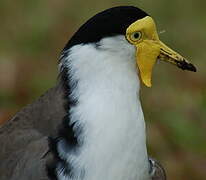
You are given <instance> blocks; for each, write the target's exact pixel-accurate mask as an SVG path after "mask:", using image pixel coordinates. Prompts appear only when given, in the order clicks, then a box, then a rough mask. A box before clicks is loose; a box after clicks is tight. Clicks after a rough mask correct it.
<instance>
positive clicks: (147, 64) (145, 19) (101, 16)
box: [63, 6, 196, 87]
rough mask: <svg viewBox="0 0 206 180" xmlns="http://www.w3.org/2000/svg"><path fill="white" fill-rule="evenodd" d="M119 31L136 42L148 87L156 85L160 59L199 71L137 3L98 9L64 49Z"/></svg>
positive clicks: (140, 69)
mask: <svg viewBox="0 0 206 180" xmlns="http://www.w3.org/2000/svg"><path fill="white" fill-rule="evenodd" d="M117 35H123V36H124V37H125V40H127V43H129V44H130V45H132V46H134V48H135V55H134V57H135V59H136V66H137V69H138V72H139V76H140V79H141V80H142V82H143V84H144V85H146V86H147V87H151V86H152V83H151V79H152V70H153V67H154V65H155V64H156V62H157V60H158V59H159V60H162V61H165V62H169V63H171V64H173V65H176V66H177V67H179V68H181V69H183V70H189V71H194V72H195V71H196V68H195V66H194V65H193V64H191V63H190V62H189V61H187V60H186V59H185V58H184V57H183V56H181V55H180V54H178V53H177V52H175V51H174V50H172V49H171V48H169V47H168V46H167V45H165V44H164V43H163V42H162V41H161V40H160V39H159V36H158V33H157V29H156V25H155V22H154V20H153V18H152V17H151V16H150V15H148V14H147V13H146V12H144V11H142V10H141V9H139V8H136V7H133V6H119V7H114V8H111V9H108V10H105V11H103V12H100V13H98V14H97V15H95V16H94V17H92V18H91V19H90V20H88V21H87V22H86V23H85V24H84V25H83V26H81V27H80V29H79V30H78V31H77V32H76V33H75V34H74V36H73V37H72V38H71V39H70V41H69V42H68V43H67V45H66V46H65V48H64V50H63V51H66V50H67V49H69V48H71V47H73V46H74V45H77V44H87V43H98V42H100V41H101V40H102V39H104V38H106V37H113V36H117Z"/></svg>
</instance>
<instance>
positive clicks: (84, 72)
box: [59, 36, 149, 180]
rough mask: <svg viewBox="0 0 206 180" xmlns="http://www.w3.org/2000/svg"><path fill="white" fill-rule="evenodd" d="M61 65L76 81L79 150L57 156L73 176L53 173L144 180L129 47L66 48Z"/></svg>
mask: <svg viewBox="0 0 206 180" xmlns="http://www.w3.org/2000/svg"><path fill="white" fill-rule="evenodd" d="M61 65H64V66H67V67H68V68H69V69H70V74H71V75H72V79H74V80H77V81H78V85H77V89H76V90H75V93H74V94H72V95H73V96H75V97H77V98H78V104H77V105H76V106H75V107H73V108H72V109H71V121H72V122H76V123H77V124H78V125H81V126H82V127H83V132H82V134H81V138H82V141H83V145H82V146H81V148H80V151H79V153H78V154H75V155H74V154H73V155H70V154H65V153H63V152H62V156H64V157H65V156H66V158H67V161H70V162H72V165H73V167H74V172H73V173H74V177H73V178H69V177H66V176H65V175H64V174H61V172H59V179H61V180H63V179H65V180H66V179H68V180H70V179H72V180H148V179H149V174H148V171H149V170H148V157H147V150H146V137H145V122H144V116H143V113H142V108H141V104H140V101H139V88H140V84H139V79H138V75H137V70H136V65H135V48H134V47H133V46H132V45H130V44H129V43H128V42H127V41H126V40H125V38H124V37H123V36H116V37H111V38H105V39H102V40H101V41H100V43H98V44H93V43H91V44H86V45H84V44H82V45H76V46H74V47H72V48H71V49H70V51H69V56H68V57H66V58H65V59H64V60H63V61H62V64H61ZM59 151H60V154H61V148H59ZM82 169H83V171H84V173H82ZM80 171H81V172H80Z"/></svg>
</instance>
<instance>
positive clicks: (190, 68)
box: [176, 60, 197, 72]
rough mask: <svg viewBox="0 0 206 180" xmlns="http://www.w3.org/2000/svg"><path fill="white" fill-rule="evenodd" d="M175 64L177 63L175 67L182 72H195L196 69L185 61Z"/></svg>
mask: <svg viewBox="0 0 206 180" xmlns="http://www.w3.org/2000/svg"><path fill="white" fill-rule="evenodd" d="M176 63H177V66H178V67H179V68H181V69H182V70H188V71H193V72H197V69H196V67H195V66H194V65H193V64H191V63H188V62H186V61H185V60H184V61H176Z"/></svg>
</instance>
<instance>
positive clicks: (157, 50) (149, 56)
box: [126, 16, 196, 87]
mask: <svg viewBox="0 0 206 180" xmlns="http://www.w3.org/2000/svg"><path fill="white" fill-rule="evenodd" d="M134 33H137V35H139V34H141V36H137V37H135V36H133V34H134ZM126 37H127V40H128V41H129V42H130V43H131V44H133V45H135V46H136V61H137V66H138V69H139V73H140V77H141V79H142V82H143V83H144V84H145V85H146V86H148V87H151V86H152V83H151V79H152V69H153V66H154V65H155V63H156V61H157V59H160V60H163V61H166V62H169V63H172V64H174V65H176V66H177V67H179V68H181V69H183V70H189V71H194V72H195V71H196V68H195V66H194V65H192V64H191V63H190V62H188V61H187V60H186V59H185V58H184V57H182V56H181V55H180V54H178V53H177V52H175V51H173V50H172V49H170V48H169V47H167V46H166V45H165V44H164V43H163V42H161V41H160V40H159V37H158V34H157V30H156V25H155V22H154V20H153V19H152V18H151V17H149V16H146V17H144V18H143V19H140V20H137V21H136V22H134V23H132V24H131V25H130V26H129V27H128V28H127V31H126Z"/></svg>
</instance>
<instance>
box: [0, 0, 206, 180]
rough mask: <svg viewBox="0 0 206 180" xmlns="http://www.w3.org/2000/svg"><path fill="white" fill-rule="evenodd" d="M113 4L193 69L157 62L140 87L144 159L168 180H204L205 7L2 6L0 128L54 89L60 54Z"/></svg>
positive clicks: (186, 3) (48, 1)
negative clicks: (139, 11)
mask: <svg viewBox="0 0 206 180" xmlns="http://www.w3.org/2000/svg"><path fill="white" fill-rule="evenodd" d="M116 5H135V6H138V7H141V8H143V9H145V10H146V11H147V12H148V13H149V14H151V15H152V16H153V17H154V19H155V20H156V22H157V26H158V29H159V31H162V30H164V31H165V33H163V34H160V38H161V39H162V40H163V41H164V42H166V43H167V44H168V45H170V46H171V47H172V48H173V49H176V50H177V51H179V52H180V53H181V54H183V55H184V56H185V57H186V58H188V59H189V60H191V61H192V62H193V63H194V64H196V65H197V68H198V72H197V73H191V72H183V71H181V70H179V69H177V68H176V67H173V66H170V65H168V64H164V63H160V64H159V65H156V67H155V70H154V74H153V87H152V88H151V89H148V88H145V87H142V91H141V94H142V98H141V99H142V104H143V108H144V113H145V119H146V121H147V132H148V149H149V153H150V154H151V155H152V156H154V157H156V158H157V159H159V160H160V161H161V162H162V164H163V165H164V166H165V168H166V170H167V174H168V179H171V180H174V179H175V180H183V179H189V180H193V179H194V180H204V179H205V178H206V171H205V169H206V143H205V142H206V141H205V140H206V133H205V130H206V120H205V118H206V86H205V85H206V78H205V77H206V71H205V66H206V61H205V59H206V53H205V45H206V33H205V32H206V12H205V5H206V2H205V1H201V0H197V1H192V0H182V1H179V0H173V1H164V0H156V1H154V0H145V1H134V0H132V1H123V0H120V1H118V2H117V1H114V0H106V1H95V0H90V1H87V2H85V1H82V0H77V1H76V0H75V1H74V0H73V1H66V0H59V1H55V0H41V1H40V0H36V1H31V0H29V1H28V0H27V1H26V0H19V1H18V2H14V1H11V0H1V1H0V22H1V28H0V34H1V35H0V122H3V121H5V120H8V119H9V118H10V117H11V116H12V115H13V114H14V113H15V112H16V111H18V110H19V109H21V107H23V106H24V105H26V104H27V103H30V102H32V100H34V99H35V98H37V97H38V96H39V95H41V94H42V93H43V92H44V91H46V89H48V88H50V87H52V86H53V85H54V84H55V81H56V76H57V62H58V55H59V52H60V50H61V49H62V48H63V46H64V44H65V43H66V42H67V40H68V39H69V38H70V37H71V35H72V34H73V33H74V32H75V30H76V29H77V28H78V27H79V26H80V25H81V24H82V23H83V22H84V21H85V20H87V19H88V18H90V17H91V16H92V15H94V14H95V13H97V12H99V11H101V10H103V9H105V8H109V7H112V6H116Z"/></svg>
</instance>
